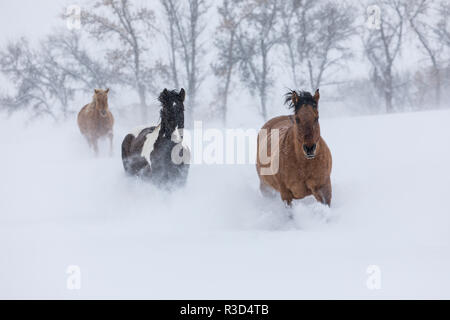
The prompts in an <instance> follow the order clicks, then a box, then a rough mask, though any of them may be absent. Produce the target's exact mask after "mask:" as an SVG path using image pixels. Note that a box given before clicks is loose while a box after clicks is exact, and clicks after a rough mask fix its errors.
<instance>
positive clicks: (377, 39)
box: [363, 0, 407, 112]
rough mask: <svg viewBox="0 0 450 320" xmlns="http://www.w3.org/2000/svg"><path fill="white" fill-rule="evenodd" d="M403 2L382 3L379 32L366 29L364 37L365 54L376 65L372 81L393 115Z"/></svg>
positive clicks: (404, 14)
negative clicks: (395, 65)
mask: <svg viewBox="0 0 450 320" xmlns="http://www.w3.org/2000/svg"><path fill="white" fill-rule="evenodd" d="M403 3H404V1H402V0H378V1H375V4H376V5H378V6H379V8H381V15H380V19H381V20H380V25H379V28H373V29H366V32H365V34H364V36H363V45H364V52H365V55H366V57H367V59H368V60H369V61H370V63H371V65H372V72H373V74H372V80H373V83H374V84H375V86H376V87H377V88H378V89H379V90H380V91H381V93H382V95H383V96H384V101H385V106H386V111H387V112H392V111H393V110H394V108H393V95H394V89H395V87H396V85H397V84H396V83H395V75H394V62H395V60H396V58H397V57H398V56H399V53H400V50H401V47H402V42H403V32H404V24H405V19H407V17H406V13H405V6H404V5H403Z"/></svg>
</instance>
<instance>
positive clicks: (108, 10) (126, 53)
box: [81, 0, 158, 119]
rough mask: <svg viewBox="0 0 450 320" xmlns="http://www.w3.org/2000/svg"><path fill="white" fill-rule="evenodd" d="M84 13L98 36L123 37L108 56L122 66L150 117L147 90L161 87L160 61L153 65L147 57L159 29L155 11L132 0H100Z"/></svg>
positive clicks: (84, 19)
mask: <svg viewBox="0 0 450 320" xmlns="http://www.w3.org/2000/svg"><path fill="white" fill-rule="evenodd" d="M81 17H82V22H83V25H84V26H85V27H86V28H87V30H88V32H89V34H90V35H91V36H92V37H94V38H95V39H96V40H98V41H102V42H104V41H105V39H111V37H114V38H116V39H118V40H119V43H120V46H118V47H116V48H113V49H107V57H108V60H109V62H110V63H113V64H116V65H120V66H122V73H123V76H122V77H121V79H122V80H123V82H124V84H127V85H129V86H131V87H132V88H134V89H135V90H136V92H137V94H138V96H139V102H140V106H141V114H142V117H143V119H147V117H148V108H147V93H148V92H155V93H156V91H157V90H156V88H155V86H154V83H153V82H154V80H155V77H154V74H155V73H156V72H155V71H156V70H157V69H158V66H157V63H156V64H155V65H156V66H153V67H151V62H150V61H148V60H145V58H144V57H146V56H148V55H147V53H148V51H149V48H148V47H147V46H146V45H145V44H147V43H148V39H149V37H150V36H151V35H153V31H155V27H154V20H155V17H154V14H153V11H151V10H149V9H148V8H144V7H141V8H134V7H133V5H132V4H131V2H130V1H128V0H98V1H96V2H95V3H94V5H93V6H92V8H91V9H89V10H84V11H82V13H81ZM114 38H113V39H114Z"/></svg>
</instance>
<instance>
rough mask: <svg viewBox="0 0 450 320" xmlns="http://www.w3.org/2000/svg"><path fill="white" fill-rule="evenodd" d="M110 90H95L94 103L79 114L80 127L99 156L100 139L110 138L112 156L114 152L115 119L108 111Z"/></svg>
mask: <svg viewBox="0 0 450 320" xmlns="http://www.w3.org/2000/svg"><path fill="white" fill-rule="evenodd" d="M108 92H109V89H106V90H100V89H95V90H94V96H93V97H92V102H91V103H89V104H87V105H85V106H84V107H83V108H82V109H81V110H80V112H79V113H78V127H79V128H80V131H81V133H82V134H83V135H84V136H85V137H86V139H87V141H88V144H89V146H90V147H92V148H93V149H94V152H95V154H96V155H97V154H98V139H99V138H102V137H104V136H108V138H109V147H110V154H111V155H112V152H113V125H114V117H113V115H112V113H111V112H110V111H109V109H108Z"/></svg>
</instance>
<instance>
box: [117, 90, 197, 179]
mask: <svg viewBox="0 0 450 320" xmlns="http://www.w3.org/2000/svg"><path fill="white" fill-rule="evenodd" d="M184 98H185V91H184V89H181V91H180V92H179V93H178V92H176V91H175V90H173V91H169V90H167V89H164V90H163V91H162V92H161V94H160V95H159V98H158V100H159V101H160V102H161V105H162V107H161V111H160V115H161V123H160V124H159V125H157V126H153V127H141V128H138V129H137V130H135V131H134V132H133V133H129V134H127V135H126V137H125V139H124V140H123V142H122V162H123V167H124V169H125V172H126V173H128V174H130V175H133V176H138V177H141V178H144V179H150V180H151V181H152V182H154V183H156V184H157V185H160V186H163V185H164V186H167V187H171V186H176V185H184V184H185V182H186V179H187V176H188V172H189V156H190V153H189V149H188V148H187V147H185V146H183V145H182V142H183V129H184Z"/></svg>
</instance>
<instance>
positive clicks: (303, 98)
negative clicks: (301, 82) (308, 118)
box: [284, 90, 317, 112]
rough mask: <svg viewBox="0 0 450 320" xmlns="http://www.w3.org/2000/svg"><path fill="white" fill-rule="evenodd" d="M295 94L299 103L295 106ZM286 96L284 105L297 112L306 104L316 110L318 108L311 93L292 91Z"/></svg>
mask: <svg viewBox="0 0 450 320" xmlns="http://www.w3.org/2000/svg"><path fill="white" fill-rule="evenodd" d="M294 94H296V95H297V97H298V101H297V103H295V104H294V101H293V99H292V97H293V96H294ZM284 96H285V101H284V104H287V105H288V106H289V108H292V109H294V111H295V112H297V111H298V109H300V108H301V106H303V105H305V104H306V105H310V106H312V107H314V108H317V102H316V100H314V97H313V96H312V95H311V92H308V91H295V90H291V91H289V92H288V93H286V94H285V95H284Z"/></svg>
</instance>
